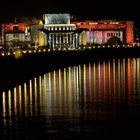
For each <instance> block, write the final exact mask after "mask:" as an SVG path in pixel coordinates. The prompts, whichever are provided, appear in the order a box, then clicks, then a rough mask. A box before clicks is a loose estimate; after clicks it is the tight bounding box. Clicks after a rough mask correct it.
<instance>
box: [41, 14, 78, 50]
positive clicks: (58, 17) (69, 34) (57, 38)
mask: <svg viewBox="0 0 140 140" xmlns="http://www.w3.org/2000/svg"><path fill="white" fill-rule="evenodd" d="M43 20H44V29H45V31H46V35H47V40H46V43H47V45H48V46H50V47H52V48H54V47H68V46H70V47H74V46H75V45H76V44H77V43H76V41H77V40H76V34H75V33H74V31H75V29H76V28H75V24H71V23H70V14H44V15H43Z"/></svg>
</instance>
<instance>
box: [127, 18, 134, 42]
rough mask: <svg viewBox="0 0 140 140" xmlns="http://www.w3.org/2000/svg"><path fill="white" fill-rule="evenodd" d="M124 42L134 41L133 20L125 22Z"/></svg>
mask: <svg viewBox="0 0 140 140" xmlns="http://www.w3.org/2000/svg"><path fill="white" fill-rule="evenodd" d="M126 43H127V44H130V45H131V44H133V43H134V23H133V21H127V22H126Z"/></svg>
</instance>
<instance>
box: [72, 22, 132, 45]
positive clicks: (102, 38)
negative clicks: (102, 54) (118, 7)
mask: <svg viewBox="0 0 140 140" xmlns="http://www.w3.org/2000/svg"><path fill="white" fill-rule="evenodd" d="M74 24H75V26H76V29H83V31H82V32H81V33H79V34H78V36H79V38H78V39H79V41H78V42H79V44H81V45H86V44H108V43H110V42H111V39H114V40H115V38H116V40H119V43H122V44H129V45H132V44H133V43H134V23H133V21H116V20H100V21H84V22H74ZM112 43H114V44H116V43H118V42H115V41H114V42H113V41H112Z"/></svg>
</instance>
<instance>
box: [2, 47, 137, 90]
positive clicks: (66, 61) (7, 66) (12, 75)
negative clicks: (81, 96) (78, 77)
mask: <svg viewBox="0 0 140 140" xmlns="http://www.w3.org/2000/svg"><path fill="white" fill-rule="evenodd" d="M135 57H136V58H137V57H140V48H138V47H135V48H96V49H85V50H71V51H50V52H38V53H26V54H22V57H19V58H17V57H15V56H14V55H11V56H10V55H9V56H4V57H0V66H1V70H0V84H1V89H3V88H7V87H8V86H11V85H13V84H14V85H15V84H16V83H17V82H22V81H24V80H26V79H29V78H31V77H34V76H35V75H38V74H43V73H45V72H47V71H52V70H54V69H58V68H61V67H67V66H71V65H78V64H82V63H88V62H94V61H103V60H107V59H118V58H135Z"/></svg>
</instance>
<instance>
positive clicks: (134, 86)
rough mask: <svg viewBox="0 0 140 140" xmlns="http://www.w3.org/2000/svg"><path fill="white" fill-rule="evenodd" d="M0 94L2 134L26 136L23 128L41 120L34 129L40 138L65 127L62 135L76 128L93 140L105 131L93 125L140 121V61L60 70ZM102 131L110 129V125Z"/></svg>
mask: <svg viewBox="0 0 140 140" xmlns="http://www.w3.org/2000/svg"><path fill="white" fill-rule="evenodd" d="M0 96H1V97H0V99H1V100H0V101H1V105H2V109H1V110H0V112H1V118H2V119H1V126H3V128H4V130H3V132H1V135H2V136H3V135H6V134H8V135H9V133H10V134H11V135H12V136H17V135H18V136H19V135H22V134H21V130H20V129H21V128H22V129H24V128H28V130H29V131H30V128H32V127H31V123H33V124H34V123H36V122H37V123H38V124H37V127H34V128H32V129H33V130H35V131H37V133H38V135H40V134H42V133H45V134H46V135H52V134H54V133H55V134H58V132H59V131H60V130H59V128H62V127H63V129H61V131H64V129H66V130H67V132H68V134H69V133H70V132H71V129H72V131H74V134H77V133H78V134H80V135H82V133H83V134H84V133H87V134H88V135H89V136H90V134H91V133H92V134H95V133H96V132H98V131H100V127H99V126H98V127H97V126H95V125H91V124H90V123H91V122H92V121H109V120H119V119H126V120H129V119H137V118H138V119H139V118H140V107H139V104H140V58H134V59H117V60H116V59H113V60H108V61H103V62H95V63H89V64H84V65H79V66H72V67H68V68H64V69H59V70H56V71H53V72H49V73H46V74H44V75H41V76H39V77H34V79H30V80H29V81H27V82H26V83H23V84H21V85H17V86H16V87H14V88H13V89H10V90H8V91H3V93H1V94H0ZM33 118H34V119H33ZM83 121H84V124H83V123H82V122H83ZM34 125H35V124H34ZM9 126H10V127H9ZM42 127H43V128H42ZM102 127H103V128H104V129H106V125H103V126H102ZM103 128H102V129H103ZM9 129H10V131H9ZM40 129H43V131H42V130H40ZM50 130H53V132H50ZM93 131H94V132H93ZM104 131H105V130H104ZM61 133H62V132H61ZM45 134H44V135H45ZM70 134H71V133H70ZM26 135H37V134H27V132H26V134H25V136H24V137H26Z"/></svg>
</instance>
